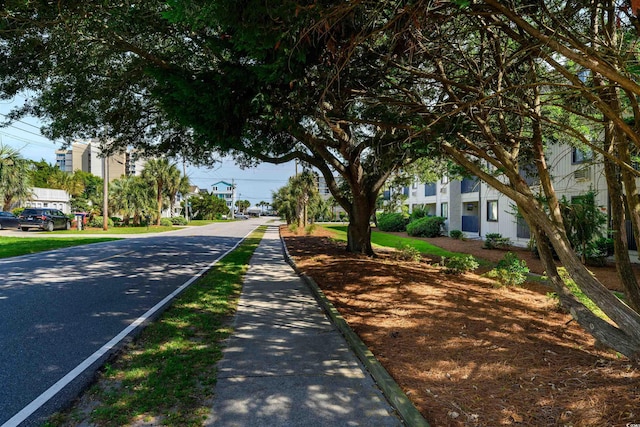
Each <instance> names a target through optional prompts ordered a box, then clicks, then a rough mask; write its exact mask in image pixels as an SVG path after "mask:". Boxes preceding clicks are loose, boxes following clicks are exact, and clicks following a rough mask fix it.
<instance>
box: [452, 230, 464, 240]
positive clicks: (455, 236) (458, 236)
mask: <svg viewBox="0 0 640 427" xmlns="http://www.w3.org/2000/svg"><path fill="white" fill-rule="evenodd" d="M449 236H450V237H451V238H452V239H456V240H460V239H462V237H463V236H464V233H463V232H462V231H460V230H451V231H450V232H449Z"/></svg>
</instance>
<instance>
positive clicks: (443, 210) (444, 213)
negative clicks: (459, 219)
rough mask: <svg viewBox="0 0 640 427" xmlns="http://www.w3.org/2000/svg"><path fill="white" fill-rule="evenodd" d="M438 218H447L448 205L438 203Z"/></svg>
mask: <svg viewBox="0 0 640 427" xmlns="http://www.w3.org/2000/svg"><path fill="white" fill-rule="evenodd" d="M440 216H441V217H443V218H449V203H447V202H444V203H440Z"/></svg>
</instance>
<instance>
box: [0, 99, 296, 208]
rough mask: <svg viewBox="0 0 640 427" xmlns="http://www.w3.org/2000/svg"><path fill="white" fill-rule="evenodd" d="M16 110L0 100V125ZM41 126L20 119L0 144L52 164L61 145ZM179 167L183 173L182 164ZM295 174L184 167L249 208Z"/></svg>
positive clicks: (203, 184) (278, 168)
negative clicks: (231, 191) (223, 186)
mask: <svg viewBox="0 0 640 427" xmlns="http://www.w3.org/2000/svg"><path fill="white" fill-rule="evenodd" d="M13 106H15V101H2V100H0V123H1V122H3V121H4V119H5V117H4V114H7V113H8V112H9V110H10V109H11V108H12V107H13ZM41 126H42V123H41V122H40V121H39V120H38V119H37V118H34V117H27V118H24V119H21V120H20V121H19V122H15V123H13V124H12V125H11V126H8V127H1V128H0V144H2V145H5V146H9V147H13V148H15V149H17V150H19V151H20V153H21V154H22V157H24V158H25V159H31V160H38V161H39V160H42V159H44V160H45V161H47V162H48V163H50V164H55V151H56V150H57V149H59V148H61V146H62V142H61V141H58V142H56V141H51V140H49V139H47V138H46V137H44V136H42V134H41V133H40V127H41ZM178 167H179V168H180V170H182V164H179V165H178ZM294 174H295V163H294V162H290V163H286V164H283V165H272V164H266V163H265V164H261V165H259V166H257V167H255V168H250V169H244V170H243V169H240V168H239V167H237V166H236V165H235V162H234V161H233V160H232V159H223V161H222V163H219V164H216V165H215V166H214V167H213V168H211V169H207V168H196V167H193V166H189V165H187V176H188V177H189V180H190V181H191V183H192V184H193V185H197V186H198V187H200V188H203V189H207V190H210V189H211V186H212V185H213V184H215V183H216V182H218V181H226V182H231V181H233V182H234V183H235V184H236V189H237V193H236V194H237V196H236V197H237V199H239V200H248V201H249V202H250V203H251V205H252V206H255V205H256V204H258V203H260V202H262V201H264V202H271V194H272V192H274V191H276V190H277V189H278V188H280V187H283V186H285V185H286V184H287V180H288V179H289V177H290V176H293V175H294Z"/></svg>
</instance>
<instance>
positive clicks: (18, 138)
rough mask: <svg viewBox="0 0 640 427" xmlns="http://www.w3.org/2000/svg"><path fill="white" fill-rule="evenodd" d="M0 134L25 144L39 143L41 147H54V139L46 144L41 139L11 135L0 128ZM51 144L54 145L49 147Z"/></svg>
mask: <svg viewBox="0 0 640 427" xmlns="http://www.w3.org/2000/svg"><path fill="white" fill-rule="evenodd" d="M0 135H4V136H8V137H10V138H13V139H15V140H17V141H20V142H23V143H25V144H26V145H39V146H41V147H46V148H55V142H54V141H50V142H49V144H47V143H45V142H43V141H32V140H30V139H26V138H23V137H19V136H16V135H12V134H10V133H7V132H3V131H1V130H0ZM51 145H54V147H51Z"/></svg>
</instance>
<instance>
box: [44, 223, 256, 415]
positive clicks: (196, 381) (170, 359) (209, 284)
mask: <svg viewBox="0 0 640 427" xmlns="http://www.w3.org/2000/svg"><path fill="white" fill-rule="evenodd" d="M265 230H266V227H265V226H262V227H259V228H258V230H257V231H255V232H253V233H252V234H251V235H250V236H249V237H248V238H247V239H245V241H244V242H243V243H242V244H241V245H240V246H239V247H238V248H237V249H236V250H234V251H233V252H231V253H230V254H228V255H227V256H226V257H224V258H223V259H222V260H221V261H220V262H218V263H217V264H216V265H215V266H213V267H212V268H211V270H210V271H209V272H207V273H206V274H205V275H204V276H202V277H201V278H200V279H198V281H196V282H195V283H194V284H193V285H192V286H190V287H189V288H188V289H187V290H185V291H184V293H183V294H182V295H180V297H179V298H177V299H176V300H175V302H174V303H173V304H172V305H171V307H170V308H168V309H167V310H166V311H165V312H164V313H163V314H162V315H161V316H160V318H159V319H158V320H157V321H155V322H153V323H152V324H150V325H149V326H148V327H146V328H145V329H144V330H143V331H142V332H141V334H140V335H139V337H138V338H137V339H136V340H135V342H134V343H132V344H131V345H129V346H128V347H127V348H126V349H125V351H123V353H122V355H120V356H119V357H118V358H117V359H116V360H115V361H114V362H113V363H112V364H110V365H107V366H106V367H105V368H104V370H103V373H102V377H101V379H100V380H99V381H98V382H97V383H96V385H94V386H93V387H92V388H91V389H90V390H89V391H88V393H89V394H88V395H87V396H86V397H87V399H88V400H89V401H91V402H95V403H93V404H91V405H89V407H90V408H91V409H90V410H85V409H83V407H84V406H85V405H77V406H76V407H75V408H72V409H71V410H69V411H67V412H65V413H63V414H57V415H55V416H54V417H52V418H51V419H50V420H49V422H48V424H47V426H50V427H52V426H62V425H68V424H70V423H72V424H73V423H78V422H82V421H85V422H86V421H87V420H88V421H89V422H91V423H94V424H95V425H98V426H122V425H131V424H132V423H138V422H142V423H145V422H154V423H156V424H161V425H166V426H201V425H203V422H204V420H205V419H206V418H207V416H208V414H209V411H210V402H208V400H209V399H210V398H211V397H212V393H213V386H214V384H215V383H216V380H217V377H216V375H217V372H216V363H217V362H218V360H219V359H220V358H221V357H222V352H221V350H222V342H223V340H224V339H225V338H227V337H228V336H229V335H230V334H231V332H232V328H231V326H230V324H229V319H230V316H231V315H232V314H233V312H234V311H235V308H236V305H237V301H238V297H239V295H240V291H241V288H242V281H243V278H244V274H245V273H246V271H247V268H248V264H249V260H250V258H251V255H252V254H253V252H254V251H255V249H256V248H257V247H258V244H259V243H260V240H261V239H262V236H263V235H264V232H265ZM82 400H83V399H82Z"/></svg>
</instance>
